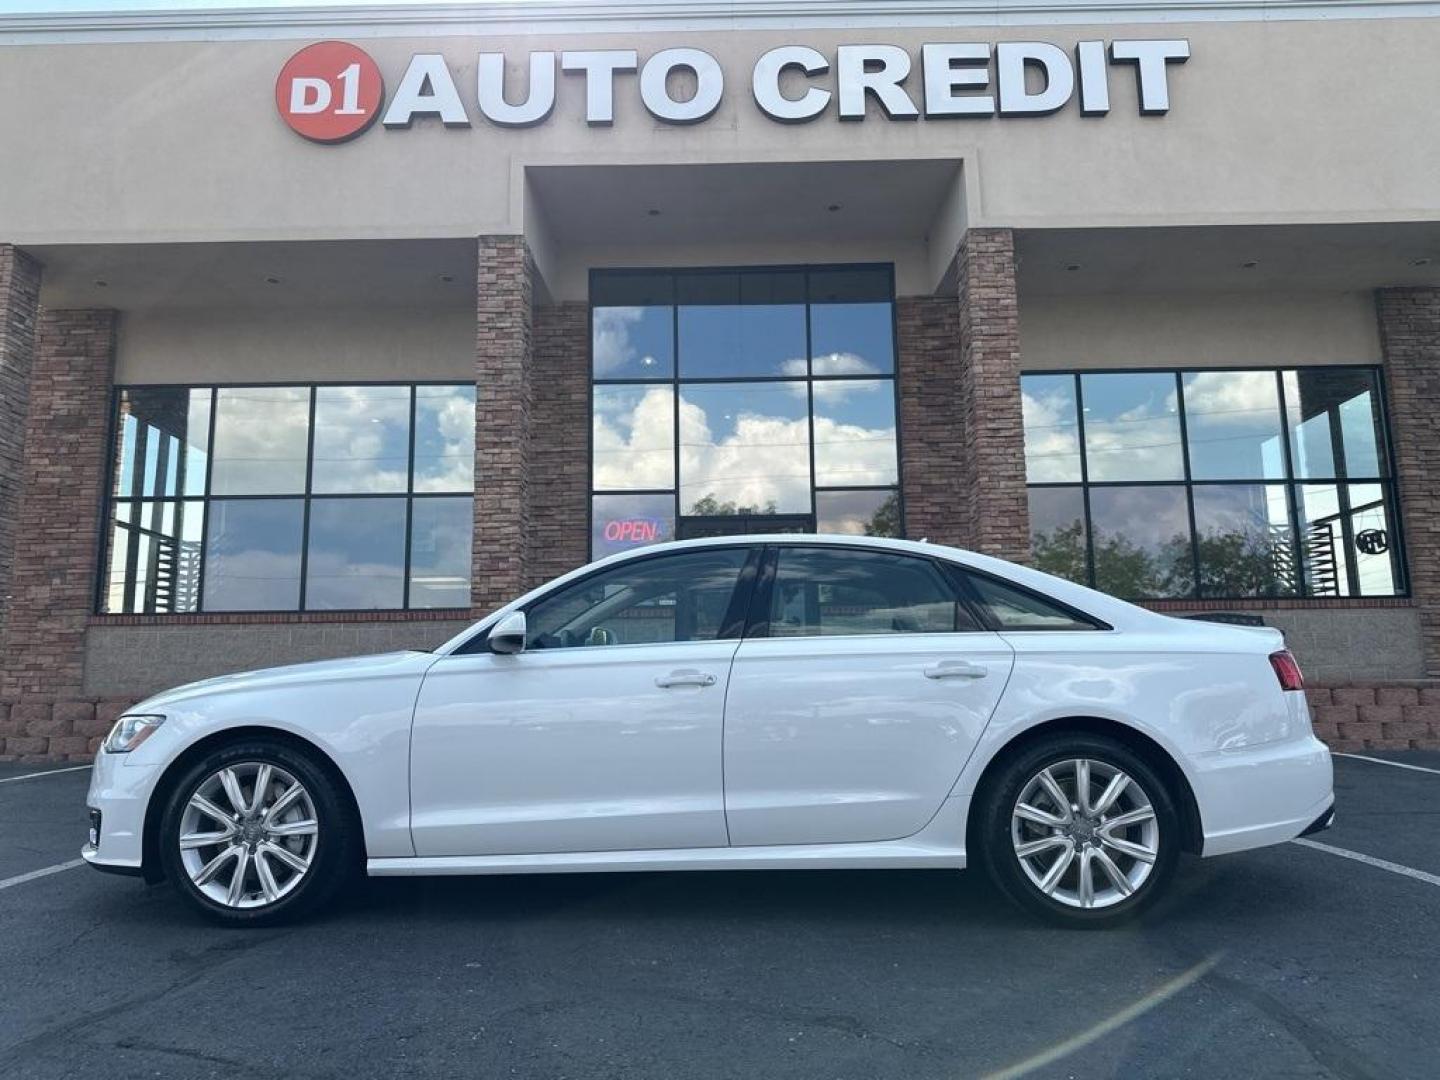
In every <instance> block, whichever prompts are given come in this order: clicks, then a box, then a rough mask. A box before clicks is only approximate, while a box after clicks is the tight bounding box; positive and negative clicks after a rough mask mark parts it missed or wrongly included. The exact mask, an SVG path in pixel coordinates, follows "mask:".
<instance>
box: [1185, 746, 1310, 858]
mask: <svg viewBox="0 0 1440 1080" xmlns="http://www.w3.org/2000/svg"><path fill="white" fill-rule="evenodd" d="M1192 761H1193V762H1194V764H1195V766H1196V777H1195V781H1196V784H1195V797H1196V800H1197V802H1198V803H1199V805H1200V820H1201V822H1202V825H1203V829H1204V834H1205V843H1204V847H1203V849H1202V853H1203V854H1204V855H1207V856H1208V855H1225V854H1228V853H1230V852H1233V851H1247V850H1249V849H1250V848H1258V847H1265V846H1267V845H1269V844H1283V843H1284V842H1285V841H1287V840H1293V839H1295V837H1297V836H1299V835H1301V834H1302V833H1304V832H1306V831H1307V830H1314V831H1318V830H1319V829H1322V828H1325V827H1327V826H1328V824H1329V822H1330V820H1332V819H1333V817H1334V807H1335V792H1334V771H1333V768H1332V766H1331V762H1330V751H1329V749H1328V748H1327V747H1326V746H1325V744H1324V743H1322V742H1321V741H1320V740H1319V739H1316V738H1315V737H1314V736H1311V735H1306V736H1305V737H1303V738H1300V739H1286V740H1284V741H1281V742H1274V743H1263V744H1261V745H1259V746H1255V747H1250V748H1247V749H1244V750H1220V751H1216V752H1214V753H1210V754H1202V755H1198V756H1197V757H1195V758H1193V759H1192Z"/></svg>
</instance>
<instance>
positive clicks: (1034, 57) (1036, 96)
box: [995, 41, 1075, 116]
mask: <svg viewBox="0 0 1440 1080" xmlns="http://www.w3.org/2000/svg"><path fill="white" fill-rule="evenodd" d="M1032 64H1033V65H1034V66H1035V67H1038V68H1039V69H1040V70H1041V71H1043V72H1044V73H1045V88H1044V89H1043V90H1037V91H1036V92H1035V93H1033V94H1032V93H1030V91H1029V90H1027V89H1026V88H1025V69H1026V68H1027V67H1029V66H1030V65H1032ZM995 66H996V67H997V68H998V69H999V71H998V76H999V77H998V80H997V81H998V82H999V84H1000V115H1001V116H1044V115H1045V114H1047V113H1053V112H1058V111H1059V110H1060V109H1063V108H1064V107H1065V103H1066V102H1067V101H1069V100H1070V95H1071V94H1073V93H1074V92H1075V69H1074V68H1073V67H1071V66H1070V57H1068V56H1066V55H1065V53H1064V52H1062V51H1061V50H1060V49H1058V48H1056V47H1055V46H1054V45H1049V44H1047V43H1046V42H1043V41H1002V42H1001V43H1000V44H999V45H997V46H995Z"/></svg>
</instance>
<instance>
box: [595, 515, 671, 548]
mask: <svg viewBox="0 0 1440 1080" xmlns="http://www.w3.org/2000/svg"><path fill="white" fill-rule="evenodd" d="M664 535H665V522H664V521H661V520H660V519H658V518H621V519H619V520H618V521H611V522H607V523H606V525H605V539H606V540H609V541H610V542H611V543H617V544H653V543H654V542H655V541H657V540H660V539H662V538H663V537H664Z"/></svg>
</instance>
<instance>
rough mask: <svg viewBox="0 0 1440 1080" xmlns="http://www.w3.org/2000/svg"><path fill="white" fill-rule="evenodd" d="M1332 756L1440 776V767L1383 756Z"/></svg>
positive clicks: (1335, 754) (1333, 755)
mask: <svg viewBox="0 0 1440 1080" xmlns="http://www.w3.org/2000/svg"><path fill="white" fill-rule="evenodd" d="M1331 756H1332V757H1348V758H1354V759H1355V760H1356V761H1371V762H1374V763H1375V764H1376V765H1389V766H1390V767H1391V768H1394V769H1409V770H1410V771H1411V772H1428V773H1434V774H1435V775H1436V776H1440V769H1430V768H1427V767H1426V766H1424V765H1407V764H1406V763H1405V762H1403V761H1386V760H1385V759H1384V758H1383V757H1366V756H1365V755H1364V754H1341V753H1334V754H1332V755H1331Z"/></svg>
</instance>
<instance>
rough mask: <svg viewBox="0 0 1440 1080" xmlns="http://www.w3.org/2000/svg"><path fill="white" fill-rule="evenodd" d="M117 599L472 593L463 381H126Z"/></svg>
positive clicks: (470, 431) (470, 439) (242, 602)
mask: <svg viewBox="0 0 1440 1080" xmlns="http://www.w3.org/2000/svg"><path fill="white" fill-rule="evenodd" d="M117 403H118V404H117V414H116V420H115V432H116V438H115V458H114V461H113V465H112V469H111V486H110V519H109V521H110V530H109V546H108V551H107V554H106V559H105V568H106V569H105V574H104V579H103V581H102V583H101V589H100V598H99V599H100V610H101V611H102V612H111V613H155V614H166V613H177V612H200V611H208V612H220V611H343V610H376V609H398V608H444V607H466V606H468V605H469V602H470V547H471V529H472V525H471V523H472V518H473V509H472V501H473V498H472V495H473V490H474V475H473V474H474V461H475V390H474V387H472V386H468V385H448V384H447V385H418V386H409V385H404V386H393V385H386V386H376V385H368V386H367V385H357V386H220V387H209V386H207V387H126V388H122V389H121V390H120V391H119V393H118V395H117Z"/></svg>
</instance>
